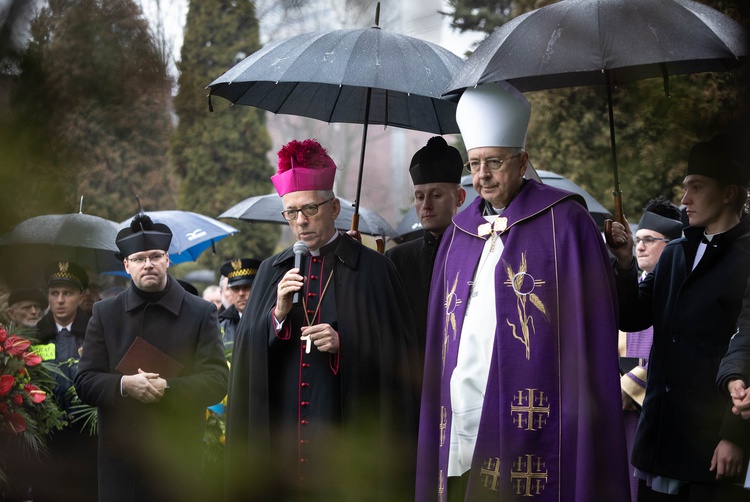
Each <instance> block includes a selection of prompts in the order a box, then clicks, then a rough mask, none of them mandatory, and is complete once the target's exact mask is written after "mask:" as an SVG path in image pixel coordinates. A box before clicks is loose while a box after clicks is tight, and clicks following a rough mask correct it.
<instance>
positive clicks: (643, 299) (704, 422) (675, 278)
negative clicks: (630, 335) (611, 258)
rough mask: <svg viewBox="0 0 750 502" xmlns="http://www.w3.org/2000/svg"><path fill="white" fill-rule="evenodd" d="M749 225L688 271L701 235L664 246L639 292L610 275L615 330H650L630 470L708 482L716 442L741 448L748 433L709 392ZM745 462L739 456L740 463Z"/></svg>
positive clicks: (725, 340) (623, 276)
mask: <svg viewBox="0 0 750 502" xmlns="http://www.w3.org/2000/svg"><path fill="white" fill-rule="evenodd" d="M748 227H750V219H749V218H748V217H747V216H746V217H744V218H743V219H742V221H741V222H740V223H739V224H738V225H736V226H735V227H734V228H732V229H730V230H729V231H727V232H724V233H722V234H719V235H717V236H716V237H715V238H714V240H713V242H712V243H711V244H709V245H708V247H707V249H706V252H705V254H704V255H703V258H702V259H701V261H700V262H699V263H698V266H697V267H696V268H695V270H692V271H691V268H692V264H693V261H694V257H695V255H696V251H697V249H698V246H699V244H700V241H701V237H702V235H703V228H688V229H686V230H685V238H682V239H678V240H675V241H672V242H670V243H669V244H668V245H667V246H666V248H665V249H664V252H663V253H662V255H661V258H660V259H659V262H658V264H657V265H656V267H655V268H654V271H653V272H652V273H651V274H649V275H648V276H647V277H646V278H645V279H644V280H643V281H641V283H640V285H639V284H638V282H637V273H636V270H635V267H634V266H633V267H632V268H631V269H630V271H629V273H627V272H624V271H622V270H619V271H618V272H617V287H618V296H619V302H620V329H622V330H623V331H638V330H641V329H644V328H646V327H648V326H649V325H651V324H653V326H654V340H653V346H652V348H651V355H650V358H649V374H648V381H647V383H646V397H645V399H644V402H643V412H642V415H641V419H640V422H639V423H638V430H637V433H636V438H635V444H634V448H633V456H632V459H631V462H632V464H633V465H634V466H635V467H637V468H638V469H640V470H642V471H645V472H649V473H652V474H656V475H660V476H666V477H670V478H674V479H680V480H684V481H691V482H711V481H714V480H715V476H716V473H715V472H711V471H709V469H708V468H709V466H710V464H711V457H712V456H713V453H714V450H715V448H716V446H717V444H718V443H719V441H720V440H721V439H726V440H729V441H731V442H733V443H735V444H737V445H738V446H740V447H742V448H744V449H745V455H747V453H748V451H749V450H748V446H750V428H748V426H747V423H745V422H743V420H742V419H741V418H740V417H737V416H736V415H734V414H733V413H732V411H731V403H730V401H729V400H728V398H727V396H726V395H725V394H723V393H721V392H720V391H719V389H717V387H716V383H715V381H716V374H717V372H718V369H719V363H720V361H721V358H722V356H723V355H724V354H725V352H726V350H727V347H728V345H729V339H730V338H731V336H732V334H733V333H734V331H735V322H736V320H737V316H738V315H739V313H740V307H741V305H742V296H743V293H744V291H745V285H746V283H747V279H748V275H749V274H750V257H749V256H748V254H747V252H746V247H745V244H746V242H745V241H746V240H747V239H748V237H747V236H745V235H744V234H746V233H747V231H748ZM746 458H747V457H746Z"/></svg>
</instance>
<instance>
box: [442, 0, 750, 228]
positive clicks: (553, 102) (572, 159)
mask: <svg viewBox="0 0 750 502" xmlns="http://www.w3.org/2000/svg"><path fill="white" fill-rule="evenodd" d="M551 3H554V2H553V1H550V0H510V1H508V2H493V1H490V0H484V1H483V0H452V2H451V4H452V5H454V9H455V10H454V12H452V13H450V15H457V16H465V15H466V14H465V13H466V12H470V13H473V14H474V15H475V16H476V18H473V19H472V20H471V23H468V22H466V23H464V22H462V23H463V24H465V25H466V26H473V27H474V28H471V29H479V30H480V31H484V32H486V33H488V34H489V33H490V32H491V31H492V30H493V29H494V28H496V27H497V26H499V25H500V24H501V23H502V22H507V20H508V19H510V18H512V17H515V16H517V15H520V14H522V13H524V12H528V11H530V10H533V9H536V8H539V7H543V6H544V5H548V4H551ZM703 3H705V4H707V5H709V6H711V7H714V8H716V9H718V10H720V11H721V12H723V13H725V14H727V15H729V16H730V17H732V18H733V19H735V20H738V21H739V22H741V23H743V24H744V25H745V26H748V20H749V19H750V18H749V17H748V15H747V8H746V7H743V3H742V2H741V1H739V0H705V1H704V2H703ZM480 6H484V7H483V8H482V7H480ZM500 7H502V8H500ZM743 8H744V9H745V10H744V11H743V10H742V9H743ZM498 12H500V13H501V14H502V15H497V13H498ZM508 16H510V17H508ZM462 23H457V22H454V26H455V27H456V28H458V29H462V28H461V25H462ZM747 76H748V70H747V69H740V70H738V71H735V72H731V73H704V74H696V75H684V76H673V77H670V78H669V91H670V93H669V96H666V95H665V93H664V84H663V82H662V80H661V79H649V80H642V81H639V82H633V83H630V84H626V85H621V86H616V87H614V88H613V98H614V118H615V136H616V140H617V163H618V168H619V169H618V172H619V176H620V188H621V190H622V192H623V208H624V212H625V214H626V216H627V217H628V219H629V220H630V221H631V223H637V222H638V219H639V218H640V215H641V212H642V208H643V206H644V205H645V204H646V202H647V201H648V200H649V199H651V198H653V197H655V196H657V195H660V194H661V195H665V196H667V197H669V198H671V199H672V201H673V202H675V203H677V204H679V202H680V197H681V195H682V180H683V178H684V173H685V168H686V164H687V156H688V152H689V150H690V147H691V146H692V145H693V144H694V143H695V142H697V141H702V140H706V139H708V138H710V137H711V136H712V135H713V134H715V133H716V132H718V131H720V130H725V129H736V128H738V127H747V117H748V108H747V106H748V102H747V101H743V98H744V97H745V96H747V95H748V78H747ZM526 96H527V98H528V99H529V101H530V102H531V105H532V110H533V112H532V117H531V124H530V127H529V138H528V141H527V149H528V150H529V152H530V158H531V160H532V162H533V163H534V165H535V167H536V168H538V169H546V170H550V171H554V172H557V173H558V174H561V175H563V176H566V177H568V178H570V179H571V180H573V181H575V182H576V183H578V184H579V185H581V186H582V187H584V188H585V189H586V190H587V191H589V192H590V193H591V194H592V195H594V197H596V198H597V199H598V200H600V201H601V202H602V204H604V205H605V206H607V207H608V208H609V209H610V210H612V209H613V202H612V197H611V193H612V189H613V174H612V155H611V149H610V132H609V118H608V112H607V94H606V88H605V87H604V86H596V87H576V88H564V89H553V90H547V91H537V92H529V93H527V94H526Z"/></svg>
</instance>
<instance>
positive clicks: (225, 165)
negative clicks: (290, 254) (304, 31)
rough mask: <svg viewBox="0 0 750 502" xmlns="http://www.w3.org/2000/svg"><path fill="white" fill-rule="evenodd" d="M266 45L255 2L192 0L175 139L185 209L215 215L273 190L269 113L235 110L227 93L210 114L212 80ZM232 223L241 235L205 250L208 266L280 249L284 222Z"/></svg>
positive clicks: (173, 149)
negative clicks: (267, 124)
mask: <svg viewBox="0 0 750 502" xmlns="http://www.w3.org/2000/svg"><path fill="white" fill-rule="evenodd" d="M259 48H260V42H259V32H258V21H257V19H256V17H255V11H254V5H253V2H252V1H250V0H239V1H234V0H201V1H191V2H190V6H189V11H188V15H187V24H186V28H185V38H184V42H183V45H182V52H181V62H180V63H179V64H178V68H179V70H180V77H179V80H178V83H179V93H178V95H177V97H176V98H175V101H174V103H175V112H176V114H177V117H178V119H179V125H178V126H177V130H176V131H175V134H174V135H173V137H172V142H171V154H172V162H173V164H174V168H175V170H176V172H177V174H178V175H179V177H180V179H181V186H180V194H179V199H180V206H181V207H182V208H184V209H186V210H190V211H195V212H198V213H202V214H206V215H208V216H212V217H215V216H217V215H219V214H221V213H222V212H223V211H224V210H226V209H228V208H229V207H231V206H232V205H234V204H236V203H238V202H240V201H241V200H243V199H246V198H247V197H251V196H253V195H263V194H267V193H270V192H272V191H273V186H272V184H271V182H270V180H269V178H270V176H271V175H272V174H273V173H274V172H275V169H274V166H273V165H272V164H271V163H270V162H269V160H268V158H267V156H266V154H267V153H268V150H269V149H270V148H271V140H270V138H269V136H268V132H267V131H266V127H265V115H264V113H265V112H263V111H262V110H259V109H256V108H252V107H247V106H236V107H231V108H230V104H229V103H228V102H227V101H226V100H224V99H223V98H213V106H214V109H215V111H214V112H213V113H210V112H209V109H208V103H207V100H206V95H207V94H208V92H207V90H206V86H207V85H208V84H209V83H211V82H212V81H213V80H214V79H215V78H217V77H218V76H220V75H221V74H222V73H223V72H224V71H226V70H228V69H229V68H231V67H232V66H233V65H235V64H236V63H238V62H239V61H241V60H242V59H243V58H244V57H246V56H248V55H250V54H252V53H253V52H255V51H257V50H258V49H259ZM227 223H229V224H231V225H233V226H235V227H237V228H239V229H240V230H241V232H240V233H238V234H236V235H235V236H233V237H231V238H227V239H224V240H222V241H220V242H219V243H218V244H217V245H216V248H217V249H216V251H217V254H216V255H215V256H212V255H211V254H209V253H206V254H204V255H203V256H201V258H200V262H201V263H206V264H207V266H208V267H209V268H212V269H214V270H216V269H218V267H219V265H220V264H221V263H222V262H223V261H225V260H227V259H231V258H236V257H240V256H244V257H254V258H265V257H267V256H269V255H270V254H271V253H272V252H273V250H274V247H275V245H276V242H277V240H278V236H279V231H280V227H279V226H278V225H272V224H253V225H250V224H248V223H244V222H241V221H238V220H231V221H228V222H227Z"/></svg>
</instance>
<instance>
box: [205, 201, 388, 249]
mask: <svg viewBox="0 0 750 502" xmlns="http://www.w3.org/2000/svg"><path fill="white" fill-rule="evenodd" d="M338 199H339V200H340V201H341V212H340V213H339V217H338V218H336V222H335V223H336V228H338V229H339V230H348V229H350V228H351V226H352V218H354V203H353V202H351V201H348V200H346V199H344V198H342V197H338ZM283 210H284V202H283V201H282V200H281V197H279V196H278V194H276V193H270V194H267V195H257V196H255V197H249V198H247V199H245V200H243V201H241V202H238V203H237V204H235V205H234V206H232V207H230V208H229V209H227V210H226V211H224V212H223V213H221V214H220V215H219V218H236V219H238V220H243V221H251V222H252V221H254V222H257V223H278V224H284V225H286V224H287V222H286V220H285V219H284V217H283V216H281V212H282V211H283ZM359 210H360V217H361V218H360V221H359V231H360V232H361V233H363V234H367V235H373V236H376V237H383V238H392V237H394V236H395V231H394V230H393V227H391V226H390V224H388V222H387V221H386V220H385V219H384V218H383V217H382V216H380V215H379V214H378V213H376V212H375V211H370V210H369V209H366V208H363V207H361V208H359Z"/></svg>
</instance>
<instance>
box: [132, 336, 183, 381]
mask: <svg viewBox="0 0 750 502" xmlns="http://www.w3.org/2000/svg"><path fill="white" fill-rule="evenodd" d="M139 368H140V369H142V370H143V371H145V372H147V373H158V374H159V376H160V377H162V378H173V377H176V376H179V375H180V372H181V371H182V368H184V366H183V365H182V363H180V362H179V361H177V360H176V359H174V358H172V357H170V356H169V355H167V354H165V353H164V352H162V351H161V350H159V349H157V348H156V347H154V346H153V345H151V344H150V343H148V342H147V341H146V340H144V339H143V338H141V337H140V336H138V337H136V339H135V340H134V341H133V343H132V344H131V345H130V348H129V349H128V351H127V352H126V353H125V355H124V356H123V358H122V360H120V362H119V364H118V365H117V371H119V372H120V373H122V374H123V375H135V374H136V373H138V369H139Z"/></svg>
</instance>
